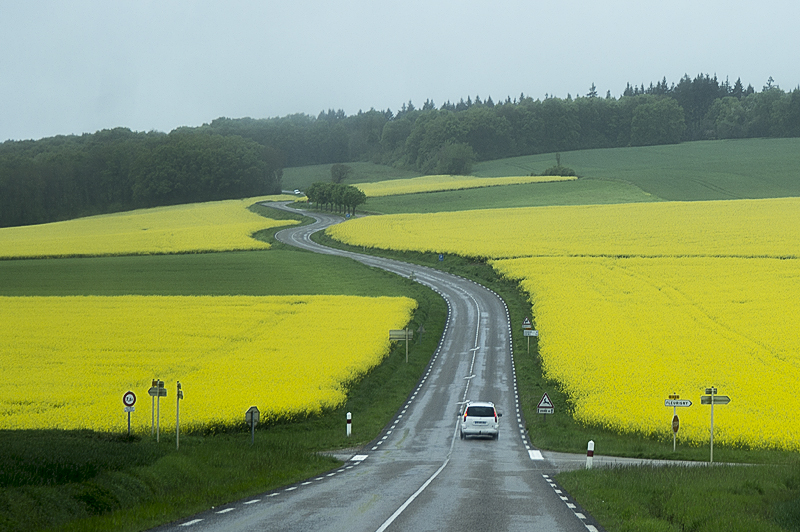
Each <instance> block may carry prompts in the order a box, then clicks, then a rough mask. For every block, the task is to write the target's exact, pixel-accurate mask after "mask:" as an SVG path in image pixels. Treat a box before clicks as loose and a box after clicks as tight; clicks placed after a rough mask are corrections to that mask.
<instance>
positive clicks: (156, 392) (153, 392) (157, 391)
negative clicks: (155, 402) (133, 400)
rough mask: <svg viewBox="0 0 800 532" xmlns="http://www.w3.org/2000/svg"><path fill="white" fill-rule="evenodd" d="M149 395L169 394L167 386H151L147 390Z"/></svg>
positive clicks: (162, 395) (161, 395)
mask: <svg viewBox="0 0 800 532" xmlns="http://www.w3.org/2000/svg"><path fill="white" fill-rule="evenodd" d="M147 393H148V394H149V395H152V396H153V397H166V396H167V389H166V388H150V389H148V390H147Z"/></svg>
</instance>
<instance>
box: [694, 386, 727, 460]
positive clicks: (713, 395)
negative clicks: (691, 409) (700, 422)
mask: <svg viewBox="0 0 800 532" xmlns="http://www.w3.org/2000/svg"><path fill="white" fill-rule="evenodd" d="M706 393H707V394H708V395H703V396H701V397H700V403H701V404H704V405H711V456H710V458H709V463H714V405H727V404H728V403H730V402H731V398H730V397H728V396H727V395H719V394H717V389H716V388H714V387H713V386H712V387H711V388H706Z"/></svg>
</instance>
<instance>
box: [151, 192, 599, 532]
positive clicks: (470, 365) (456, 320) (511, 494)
mask: <svg viewBox="0 0 800 532" xmlns="http://www.w3.org/2000/svg"><path fill="white" fill-rule="evenodd" d="M269 205H270V206H273V207H278V208H284V209H287V210H292V209H289V208H288V207H286V206H285V205H278V204H269ZM303 214H306V215H309V214H308V213H305V212H303ZM311 216H313V217H315V218H316V222H315V223H313V224H311V225H307V226H302V227H293V228H289V229H285V230H282V231H280V232H278V233H277V234H276V238H277V239H278V240H280V241H281V242H285V243H287V244H291V245H294V246H297V247H300V248H303V249H308V250H311V251H315V252H318V253H325V254H331V255H342V256H346V257H350V258H352V259H353V260H357V261H359V262H362V263H364V264H366V265H369V266H374V267H377V268H382V269H385V270H388V271H390V272H394V273H397V274H398V275H403V276H409V275H410V274H411V273H412V272H413V273H414V276H415V279H416V280H417V281H418V282H420V283H422V284H423V285H425V286H428V287H430V288H432V289H433V290H435V291H437V292H438V293H440V294H441V295H442V297H443V298H444V299H445V300H446V301H447V303H448V306H449V316H448V322H447V325H446V327H445V331H444V334H443V336H442V339H441V340H440V343H439V348H438V350H437V352H436V353H435V354H434V358H433V360H432V362H431V364H430V365H429V367H428V369H427V370H426V371H427V373H426V374H425V376H424V377H423V379H422V381H421V383H420V385H419V387H418V388H417V389H416V391H414V392H413V394H412V396H411V397H410V398H409V400H408V401H407V403H406V404H405V406H403V408H402V409H401V411H400V412H399V413H398V414H397V416H396V418H395V419H394V420H392V421H391V422H390V424H389V426H388V427H387V428H386V429H385V430H384V432H383V433H382V434H381V436H380V437H379V438H378V439H377V440H376V441H375V442H374V443H373V444H370V445H368V446H367V447H365V448H363V449H362V450H361V451H360V454H358V455H355V456H352V457H351V458H350V459H349V460H348V461H347V462H346V463H345V465H344V466H343V467H341V468H340V469H338V470H335V471H331V472H330V473H328V474H325V475H322V476H320V477H317V478H312V479H309V480H307V481H306V482H302V483H299V484H297V485H294V486H290V487H288V488H283V489H279V490H276V491H273V492H269V493H265V494H262V495H260V496H257V497H253V498H252V499H246V500H242V501H238V502H234V503H231V504H228V505H224V506H221V507H217V508H214V509H212V510H209V511H207V512H204V513H202V514H199V515H196V516H194V517H191V518H187V519H185V520H183V521H180V522H176V523H172V524H171V525H168V526H164V527H161V528H159V529H158V530H187V529H192V530H196V531H212V530H214V531H217V530H220V531H221V530H225V531H238V532H244V531H263V530H275V531H303V532H306V531H314V532H324V531H341V532H350V531H357V532H361V531H364V532H380V531H384V530H388V531H404V530H413V531H415V532H421V531H459V532H462V531H465V530H504V531H523V530H524V531H526V532H530V531H543V532H544V531H546V532H554V531H585V530H587V529H588V530H596V529H599V526H597V524H596V522H595V521H594V520H593V519H592V518H591V517H590V516H588V515H586V514H585V512H582V511H581V510H580V508H576V506H575V505H574V503H573V501H571V500H570V499H569V498H568V497H567V496H566V494H565V493H561V491H560V490H559V489H558V486H556V485H554V484H552V480H551V479H550V477H551V476H552V475H553V474H554V473H555V472H556V471H558V470H559V469H560V468H562V467H564V466H565V465H566V466H567V467H569V465H568V464H569V463H570V462H573V466H574V465H575V464H576V463H579V462H577V459H576V457H574V456H571V457H569V456H568V457H559V458H556V459H554V460H550V459H548V458H547V456H548V453H545V454H544V456H543V455H542V453H540V452H539V451H538V450H535V449H533V448H532V447H531V446H530V444H529V442H528V440H527V436H526V433H525V430H524V422H523V420H522V419H521V417H520V414H519V407H518V402H517V393H516V381H515V376H514V368H513V361H512V356H511V347H510V346H511V338H510V332H511V331H510V324H509V318H508V312H507V309H506V307H505V303H504V302H503V300H502V299H500V297H498V296H497V295H496V294H495V293H494V292H492V291H490V290H488V289H486V288H484V287H482V286H480V285H478V284H475V283H473V282H472V281H468V280H466V279H463V278H460V277H457V276H454V275H450V274H447V273H443V272H440V271H438V270H434V269H430V268H426V267H423V266H417V265H413V264H407V263H403V262H399V261H395V260H389V259H384V258H379V257H372V256H369V255H361V254H358V253H352V252H347V251H341V250H336V249H332V248H328V247H325V246H320V245H318V244H316V243H314V242H312V241H311V239H310V235H311V233H313V232H316V231H319V230H321V229H324V228H325V227H327V226H328V225H331V224H334V223H338V222H341V221H342V218H341V217H338V216H333V215H327V214H313V215H311ZM465 399H472V400H489V401H494V402H495V404H496V405H497V407H498V410H499V411H500V412H501V413H503V414H504V415H503V417H502V418H501V422H500V436H499V439H498V440H497V441H494V440H492V439H481V438H475V439H467V440H461V439H460V438H459V432H458V414H459V407H460V403H461V402H463V401H464V400H465ZM353 422H354V423H358V420H353ZM579 458H580V457H578V459H579Z"/></svg>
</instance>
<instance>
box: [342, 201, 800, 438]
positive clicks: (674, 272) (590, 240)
mask: <svg viewBox="0 0 800 532" xmlns="http://www.w3.org/2000/svg"><path fill="white" fill-rule="evenodd" d="M328 232H329V233H330V234H331V235H333V236H334V237H336V238H339V239H341V240H344V241H346V242H348V243H353V244H357V245H368V246H376V247H389V248H395V249H408V250H412V249H413V250H419V251H432V252H444V253H454V254H460V255H466V256H475V257H487V258H493V259H494V260H493V261H492V264H493V266H494V267H495V269H496V270H497V271H498V272H500V273H501V274H503V275H506V276H508V277H510V278H513V279H517V280H519V281H520V282H521V283H522V286H523V287H524V288H525V289H526V290H527V292H528V293H529V294H530V297H531V302H532V304H533V316H534V319H535V324H536V327H537V328H538V329H539V331H540V341H539V346H540V353H541V356H542V359H543V365H544V368H545V372H546V374H547V375H548V376H549V377H552V378H554V379H556V380H558V381H559V382H560V383H561V384H562V385H563V386H564V388H565V390H566V391H567V392H568V394H569V395H570V397H571V399H572V401H573V404H574V407H575V416H576V417H577V419H579V420H580V421H583V422H585V423H587V424H594V425H602V426H607V427H609V428H612V429H614V430H618V431H621V432H633V433H643V434H654V433H660V434H662V435H665V436H666V435H669V434H671V432H670V419H671V417H672V409H671V408H667V407H665V406H664V400H665V399H667V398H668V396H669V395H670V394H673V393H677V394H679V395H680V397H681V398H682V399H689V400H691V401H692V402H693V406H692V407H690V408H682V409H679V411H678V414H679V415H680V417H681V429H680V432H679V433H678V438H679V440H684V441H688V442H693V443H699V442H707V441H708V430H709V415H710V413H709V408H710V407H708V406H705V405H701V404H700V395H702V394H703V391H704V388H705V387H707V386H712V385H713V386H716V387H717V388H718V390H719V393H720V394H724V395H729V396H730V397H731V399H732V400H731V403H730V404H729V405H725V406H722V407H718V408H715V421H714V423H715V440H716V441H718V442H725V443H729V444H733V445H738V444H745V445H750V446H753V447H774V448H781V449H790V450H800V418H798V417H797V416H787V414H786V412H791V411H793V410H794V406H793V405H792V397H791V394H789V393H785V392H783V391H782V390H784V389H785V387H786V385H787V384H788V383H792V382H795V381H796V380H797V379H798V378H800V333H798V331H800V198H783V199H766V200H735V201H718V202H669V203H667V202H665V203H647V204H625V205H597V206H593V205H590V206H577V207H545V208H531V209H498V210H485V211H469V212H454V213H438V214H433V215H395V216H380V217H371V218H362V219H357V220H352V221H349V222H347V223H345V224H342V225H341V226H334V227H332V228H330V229H329V230H328ZM776 390H778V391H777V392H776Z"/></svg>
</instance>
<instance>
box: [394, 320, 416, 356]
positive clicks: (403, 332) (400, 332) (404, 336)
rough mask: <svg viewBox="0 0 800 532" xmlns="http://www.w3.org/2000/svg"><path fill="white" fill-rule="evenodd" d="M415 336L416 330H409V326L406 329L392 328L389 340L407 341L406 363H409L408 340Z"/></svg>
mask: <svg viewBox="0 0 800 532" xmlns="http://www.w3.org/2000/svg"><path fill="white" fill-rule="evenodd" d="M413 336H414V331H409V330H408V327H406V328H405V329H390V330H389V340H400V341H405V342H406V364H408V341H409V340H411V338H413Z"/></svg>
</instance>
